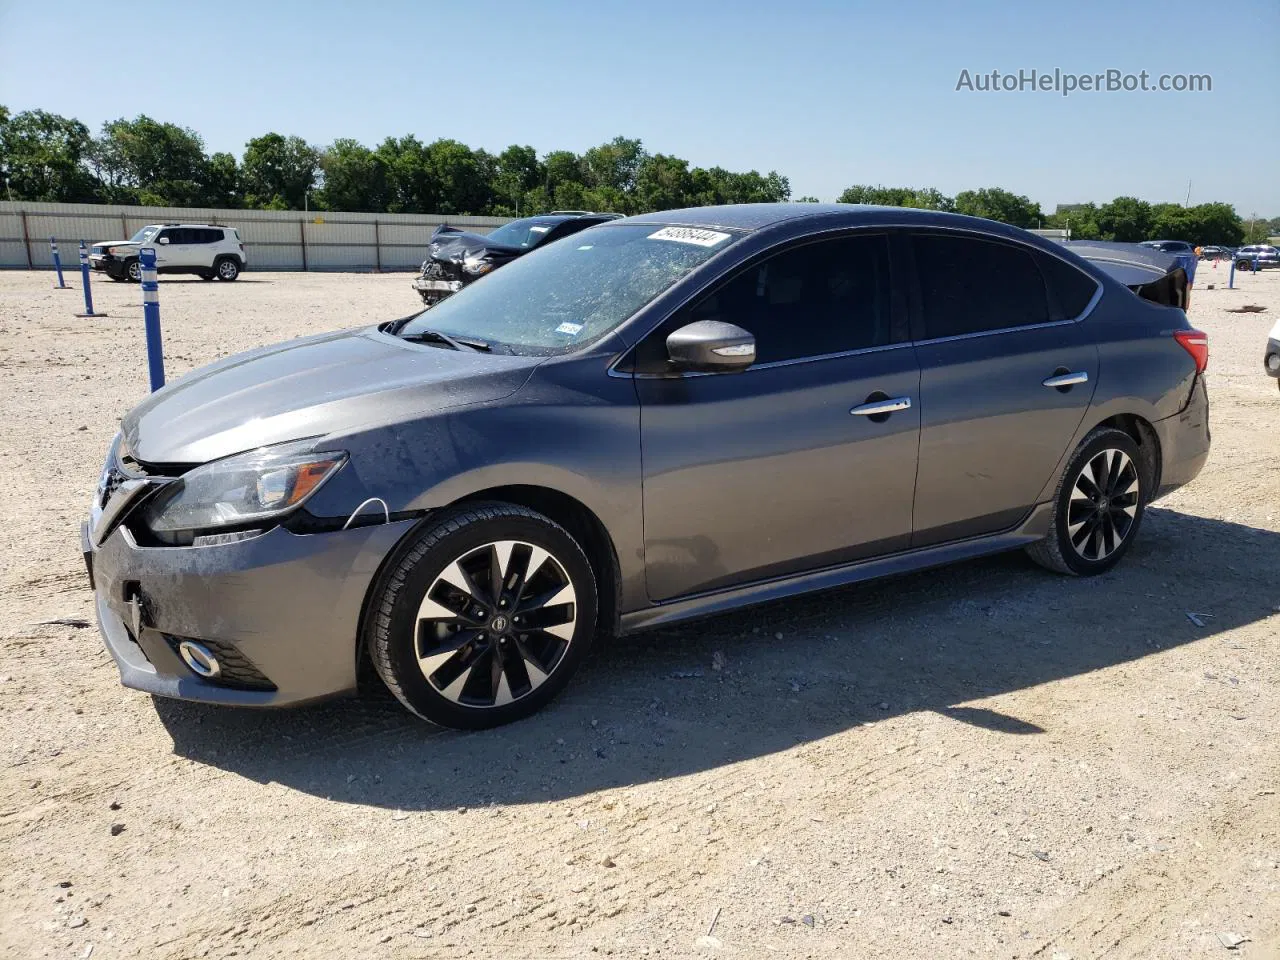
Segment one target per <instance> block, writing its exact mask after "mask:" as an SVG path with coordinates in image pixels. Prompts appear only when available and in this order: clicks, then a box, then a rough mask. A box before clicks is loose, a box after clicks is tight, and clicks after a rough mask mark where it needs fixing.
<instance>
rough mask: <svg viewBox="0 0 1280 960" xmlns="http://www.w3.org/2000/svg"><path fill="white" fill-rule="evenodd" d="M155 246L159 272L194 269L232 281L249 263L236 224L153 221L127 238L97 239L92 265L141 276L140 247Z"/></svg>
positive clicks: (117, 276)
mask: <svg viewBox="0 0 1280 960" xmlns="http://www.w3.org/2000/svg"><path fill="white" fill-rule="evenodd" d="M143 247H154V248H155V251H156V272H157V273H194V274H196V275H197V276H200V277H203V278H204V279H205V280H212V279H214V278H215V277H216V278H217V279H219V280H226V281H228V282H229V281H231V280H234V279H236V278H237V277H238V276H240V271H242V270H243V269H244V268H245V267H246V266H247V265H248V258H246V257H245V253H244V243H243V242H241V240H240V233H239V231H237V230H236V229H235V228H234V227H220V226H216V225H214V224H209V223H153V224H149V225H148V226H145V227H143V228H142V229H141V230H139V231H138V232H137V233H135V234H134V235H133V236H132V237H130V238H129V239H128V240H112V241H109V242H107V243H95V244H94V245H93V249H92V250H91V251H90V253H89V265H90V266H91V267H93V269H94V270H99V271H102V272H103V273H105V274H106V275H107V276H108V277H110V278H111V279H112V280H132V281H133V282H134V283H137V282H138V281H139V280H140V279H141V278H142V268H141V266H140V265H139V263H138V251H139V250H141V249H142V248H143Z"/></svg>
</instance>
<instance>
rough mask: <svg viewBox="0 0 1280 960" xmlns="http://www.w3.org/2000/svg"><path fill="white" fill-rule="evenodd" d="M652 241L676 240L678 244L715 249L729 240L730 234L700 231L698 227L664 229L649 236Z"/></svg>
mask: <svg viewBox="0 0 1280 960" xmlns="http://www.w3.org/2000/svg"><path fill="white" fill-rule="evenodd" d="M649 239H650V240H674V241H675V242H676V243H692V244H693V245H694V246H698V247H714V246H715V245H716V244H717V243H721V242H723V241H725V240H728V239H729V234H727V233H720V232H719V231H718V230H699V229H698V228H697V227H663V228H662V229H661V230H659V231H658V232H657V233H651V234H649Z"/></svg>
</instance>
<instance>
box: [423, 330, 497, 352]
mask: <svg viewBox="0 0 1280 960" xmlns="http://www.w3.org/2000/svg"><path fill="white" fill-rule="evenodd" d="M400 336H401V339H403V340H410V341H417V342H419V343H443V344H444V345H445V346H446V347H452V348H453V349H454V350H474V351H476V352H483V353H488V352H489V351H490V350H492V349H493V347H492V346H490V345H489V344H488V343H486V342H485V341H483V340H476V339H474V338H473V337H454V336H450V335H449V334H447V333H441V332H440V331H439V330H415V331H414V332H413V333H404V334H401V335H400Z"/></svg>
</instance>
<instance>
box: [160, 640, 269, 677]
mask: <svg viewBox="0 0 1280 960" xmlns="http://www.w3.org/2000/svg"><path fill="white" fill-rule="evenodd" d="M164 638H165V640H166V641H168V643H169V646H170V648H172V650H173V652H174V653H175V654H177V655H178V656H179V657H180V656H181V654H178V645H179V644H180V643H182V641H183V640H193V641H195V642H196V643H199V644H202V645H203V646H205V647H206V648H207V649H208V650H209V652H210V653H212V654H213V655H214V656H215V657H216V658H217V660H218V666H220V667H221V668H222V672H221V674H220V675H219V676H218V678H217V679H216V680H206V681H205V682H206V683H216V684H219V685H221V686H224V687H235V688H237V689H239V690H275V689H276V685H275V684H274V683H272V682H271V681H270V680H268V679H267V678H266V677H265V676H264V675H263V673H262V671H261V670H259V669H258V668H257V667H255V666H254V665H253V661H252V660H250V659H249V658H248V657H246V656H245V655H244V654H243V653H241V652H240V650H239V649H238V648H237V647H236V646H235V645H234V644H231V643H227V642H226V641H225V640H205V639H202V638H199V637H173V636H170V635H169V634H167V633H166V634H165V636H164Z"/></svg>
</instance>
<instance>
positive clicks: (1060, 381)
mask: <svg viewBox="0 0 1280 960" xmlns="http://www.w3.org/2000/svg"><path fill="white" fill-rule="evenodd" d="M1088 382H1089V374H1087V373H1086V372H1085V371H1083V370H1081V371H1080V372H1079V373H1060V374H1058V375H1057V376H1054V377H1050V378H1049V379H1048V380H1045V381H1043V383H1044V385H1045V386H1046V387H1074V386H1075V385H1076V384H1077V383H1088Z"/></svg>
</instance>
